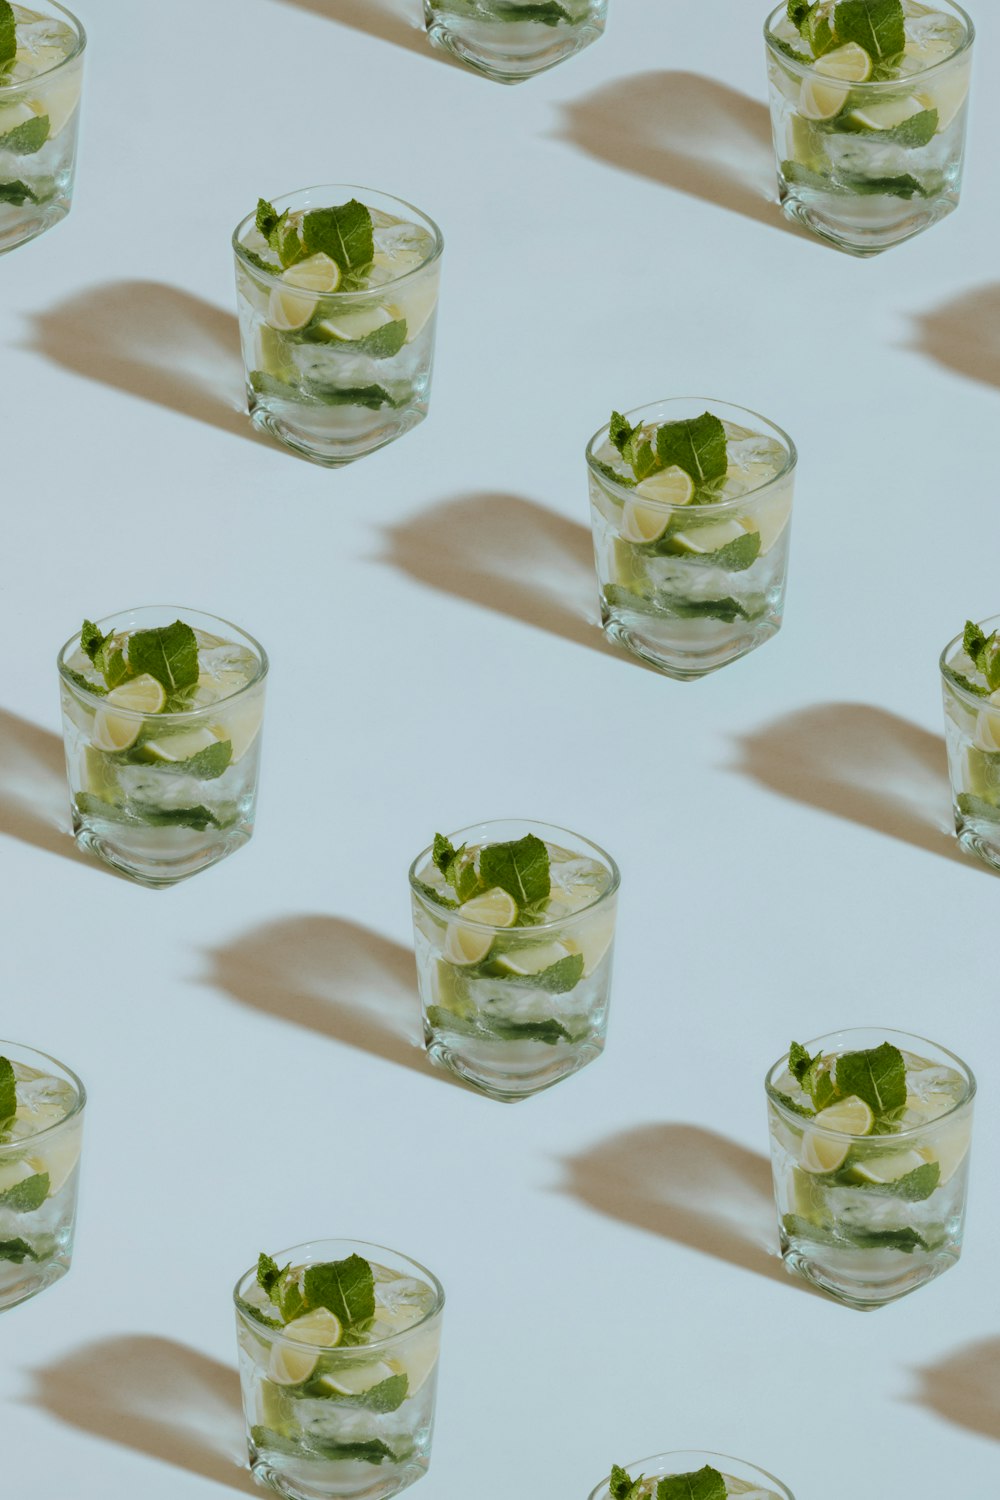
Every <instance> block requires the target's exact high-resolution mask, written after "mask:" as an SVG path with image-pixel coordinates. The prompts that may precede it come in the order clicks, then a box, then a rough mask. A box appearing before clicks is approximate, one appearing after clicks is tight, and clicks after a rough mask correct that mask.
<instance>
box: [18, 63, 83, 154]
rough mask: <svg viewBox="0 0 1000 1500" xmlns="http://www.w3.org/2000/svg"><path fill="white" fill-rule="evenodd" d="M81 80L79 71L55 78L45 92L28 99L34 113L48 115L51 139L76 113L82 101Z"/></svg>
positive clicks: (63, 128) (46, 86)
mask: <svg viewBox="0 0 1000 1500" xmlns="http://www.w3.org/2000/svg"><path fill="white" fill-rule="evenodd" d="M81 82H82V80H81V77H80V74H79V73H77V74H76V75H75V76H73V75H71V76H70V77H69V78H65V79H62V80H59V81H55V80H54V81H53V82H51V83H47V84H46V85H45V92H44V93H40V94H39V95H38V97H37V98H35V99H30V100H29V101H28V102H29V104H30V105H31V108H32V111H33V113H34V114H36V115H48V117H49V140H50V141H51V140H54V139H55V137H56V136H57V135H59V134H60V133H61V132H62V131H63V130H65V128H66V126H67V124H68V122H69V121H70V120H71V119H72V118H73V116H74V114H75V113H76V107H77V105H78V104H79V102H80V85H81Z"/></svg>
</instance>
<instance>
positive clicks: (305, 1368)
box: [267, 1307, 344, 1385]
mask: <svg viewBox="0 0 1000 1500" xmlns="http://www.w3.org/2000/svg"><path fill="white" fill-rule="evenodd" d="M283 1331H284V1332H285V1333H286V1334H287V1335H288V1337H289V1338H290V1339H296V1340H297V1341H298V1342H299V1343H302V1344H315V1345H316V1347H317V1348H319V1349H335V1348H336V1347H337V1345H338V1344H339V1343H340V1339H341V1335H342V1334H343V1331H344V1330H343V1328H342V1327H341V1323H340V1319H339V1318H337V1317H335V1316H334V1314H333V1313H332V1312H330V1311H329V1309H328V1308H325V1307H317V1308H314V1309H313V1311H312V1312H308V1313H304V1314H303V1316H302V1317H301V1318H293V1319H292V1321H291V1322H290V1323H286V1324H285V1327H284V1330H283ZM318 1363H319V1355H318V1354H309V1353H308V1352H307V1351H306V1350H305V1349H291V1348H288V1347H286V1346H285V1345H284V1344H281V1343H278V1342H277V1341H276V1342H275V1343H273V1344H272V1345H271V1356H270V1359H269V1361H268V1368H267V1373H268V1375H269V1377H270V1378H271V1379H272V1380H273V1381H274V1382H275V1383H276V1384H277V1385H299V1384H300V1383H301V1382H302V1381H303V1380H308V1379H309V1376H310V1375H311V1374H312V1372H313V1371H314V1370H315V1368H316V1366H317V1364H318Z"/></svg>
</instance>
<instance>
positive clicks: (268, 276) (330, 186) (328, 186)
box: [232, 182, 444, 301]
mask: <svg viewBox="0 0 1000 1500" xmlns="http://www.w3.org/2000/svg"><path fill="white" fill-rule="evenodd" d="M325 192H331V193H340V192H347V193H352V194H355V195H357V197H358V202H359V203H364V199H363V198H362V197H361V194H363V193H373V194H375V196H376V197H378V198H386V199H388V201H389V202H390V203H396V204H398V205H399V207H400V208H405V209H407V210H408V211H409V212H410V213H412V214H416V215H417V217H418V218H419V219H421V220H422V221H423V224H424V225H426V226H427V227H428V228H429V229H430V231H431V234H432V236H433V239H434V245H433V247H432V249H431V251H430V253H429V254H428V256H427V258H426V260H422V261H421V262H420V265H419V266H414V267H413V269H412V270H411V271H404V273H403V275H402V276H394V277H393V278H392V280H391V281H383V282H382V283H381V285H379V286H377V287H375V286H370V287H364V288H358V289H355V290H353V291H348V292H338V291H333V292H323V293H317V294H316V295H317V296H322V298H323V300H324V301H325V300H327V299H329V298H334V297H336V298H343V299H344V300H345V301H347V300H349V299H360V298H366V297H367V298H371V297H373V296H375V295H376V294H380V293H383V292H385V290H386V288H387V287H394V286H400V285H402V283H403V282H404V281H408V280H409V279H410V277H411V276H421V275H422V274H423V273H424V271H426V270H427V269H428V267H429V266H432V265H434V263H435V262H436V261H439V260H440V259H441V256H442V254H443V252H444V235H443V234H442V232H441V229H440V226H439V225H438V224H437V223H435V221H434V220H433V219H432V218H431V216H430V214H427V213H424V210H423V209H422V208H418V207H417V205H416V204H415V203H410V202H409V201H408V199H406V198H397V197H396V196H395V194H393V193H384V192H382V190H381V188H366V187H362V186H361V184H360V183H356V182H330V183H324V182H320V183H316V184H314V185H313V186H312V187H303V188H294V189H293V190H292V191H291V192H290V193H281V194H279V196H278V197H277V198H272V199H270V200H269V201H270V202H271V203H272V204H274V205H275V206H277V205H278V204H279V203H282V202H284V201H285V200H286V199H288V198H298V197H301V195H302V194H303V193H325ZM326 206H327V207H332V205H330V204H328V205H326ZM365 207H366V208H367V207H368V205H367V204H365ZM256 215H257V210H256V209H254V210H253V211H252V212H251V213H248V214H245V215H244V217H243V218H242V219H241V220H240V222H239V223H238V224H237V226H236V228H235V229H234V230H233V236H232V246H233V253H234V254H235V256H236V259H237V260H238V261H239V262H240V264H241V265H242V266H245V267H246V269H247V270H248V271H252V272H253V273H254V274H255V275H256V276H259V277H260V278H261V280H262V281H263V282H265V283H266V284H268V285H270V286H273V287H287V286H288V285H289V283H288V282H287V281H285V280H283V278H282V276H281V275H280V274H277V275H276V274H275V273H274V272H273V271H265V270H262V269H261V267H260V266H255V265H254V264H253V262H252V261H251V260H249V259H248V258H247V255H246V249H245V247H244V245H243V244H242V243H241V241H240V235H241V234H242V233H243V232H244V230H245V229H246V228H247V226H248V225H250V224H252V223H254V222H255V220H256Z"/></svg>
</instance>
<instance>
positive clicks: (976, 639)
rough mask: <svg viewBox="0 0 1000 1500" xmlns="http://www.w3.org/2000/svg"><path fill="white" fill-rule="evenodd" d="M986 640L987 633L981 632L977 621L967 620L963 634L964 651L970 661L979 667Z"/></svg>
mask: <svg viewBox="0 0 1000 1500" xmlns="http://www.w3.org/2000/svg"><path fill="white" fill-rule="evenodd" d="M986 640H987V637H986V634H985V632H984V631H982V630H980V628H979V626H978V625H977V624H976V622H975V620H966V622H965V630H964V631H963V632H962V649H963V650H964V651H965V654H966V656H967V657H968V658H969V660H970V661H972V662H975V663H976V665H977V666H978V664H979V656H980V653H981V652H982V649H983V647H984V646H985V645H986Z"/></svg>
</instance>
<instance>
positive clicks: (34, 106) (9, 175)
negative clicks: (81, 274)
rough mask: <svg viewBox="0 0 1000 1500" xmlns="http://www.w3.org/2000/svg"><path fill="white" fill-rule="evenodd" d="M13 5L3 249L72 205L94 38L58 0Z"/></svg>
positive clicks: (1, 168) (5, 98)
mask: <svg viewBox="0 0 1000 1500" xmlns="http://www.w3.org/2000/svg"><path fill="white" fill-rule="evenodd" d="M13 11H14V30H13V36H11V34H10V32H9V29H6V28H3V27H0V253H2V252H3V251H5V250H13V249H14V247H15V245H21V244H23V243H24V242H25V240H32V239H34V238H35V236H36V235H39V234H41V233H42V232H43V231H44V230H46V229H50V228H51V227H52V225H53V224H57V223H58V222H59V220H60V219H62V218H65V216H66V215H67V214H68V213H69V211H70V206H71V204H72V200H73V177H74V173H75V171H76V143H77V128H78V124H79V117H80V110H79V104H80V89H81V86H82V83H83V53H84V48H85V46H86V43H87V38H86V36H85V34H84V30H83V27H82V26H81V24H80V22H79V21H78V20H77V18H76V16H74V15H71V14H70V12H69V11H68V10H65V9H64V8H63V6H61V5H56V4H55V3H54V0H32V3H31V4H30V5H27V6H23V5H15V6H14V7H13ZM12 49H13V50H12Z"/></svg>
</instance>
